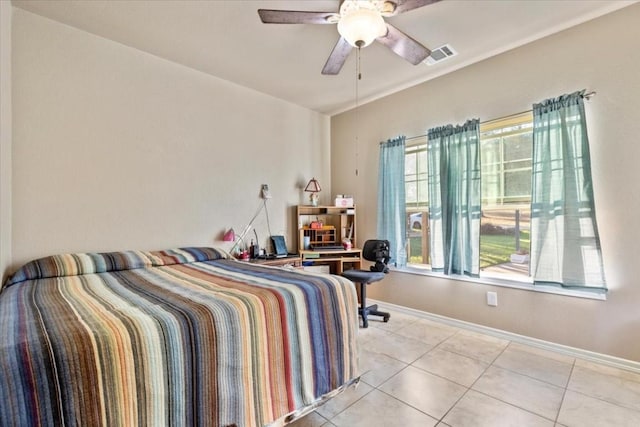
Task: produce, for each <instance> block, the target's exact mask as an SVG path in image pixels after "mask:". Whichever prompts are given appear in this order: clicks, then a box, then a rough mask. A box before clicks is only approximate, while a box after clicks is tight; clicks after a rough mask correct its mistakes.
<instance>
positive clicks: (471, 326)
mask: <svg viewBox="0 0 640 427" xmlns="http://www.w3.org/2000/svg"><path fill="white" fill-rule="evenodd" d="M367 302H368V303H369V302H370V303H372V304H378V305H379V306H380V307H381V308H386V309H388V310H393V311H397V312H401V313H402V312H404V313H406V314H411V315H413V316H416V317H421V318H424V319H428V320H433V321H436V322H440V323H444V324H446V325H450V326H455V327H458V328H461V329H466V330H470V331H474V332H479V333H482V334H486V335H491V336H494V337H497V338H503V339H506V340H510V341H513V342H517V343H519V344H526V345H529V346H531V347H537V348H540V349H543V350H549V351H554V352H556V353H561V354H564V355H567V356H571V357H577V358H580V359H584V360H589V361H591V362H596V363H600V364H603V365H607V366H611V367H614V368H619V369H625V370H627V371H631V372H634V373H637V374H640V362H635V361H633V360H627V359H622V358H620V357H615V356H610V355H608V354H602V353H596V352H593V351H588V350H583V349H580V348H575V347H569V346H566V345H562V344H556V343H553V342H549V341H544V340H540V339H537V338H531V337H527V336H525V335H519V334H515V333H512V332H507V331H503V330H501V329H495V328H490V327H488V326H482V325H478V324H475V323H471V322H465V321H463V320H458V319H453V318H451V317H446V316H441V315H439V314H433V313H429V312H426V311H421V310H416V309H413V308H409V307H404V306H401V305H396V304H391V303H388V302H384V301H377V300H374V299H371V298H367ZM391 321H393V318H392V320H391Z"/></svg>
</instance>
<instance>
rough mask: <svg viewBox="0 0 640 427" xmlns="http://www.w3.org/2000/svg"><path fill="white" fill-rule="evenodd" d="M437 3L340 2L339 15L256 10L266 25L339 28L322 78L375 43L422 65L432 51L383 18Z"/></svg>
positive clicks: (402, 0) (393, 0)
mask: <svg viewBox="0 0 640 427" xmlns="http://www.w3.org/2000/svg"><path fill="white" fill-rule="evenodd" d="M438 1H440V0H340V10H339V12H306V11H295V10H272V9H258V14H259V15H260V19H261V20H262V22H263V23H265V24H338V32H339V33H340V39H339V40H338V43H337V44H336V45H335V47H334V48H333V51H331V54H330V55H329V59H327V62H326V64H325V65H324V68H323V69H322V74H338V73H339V72H340V69H341V68H342V66H343V65H344V63H345V61H346V60H347V56H349V53H350V52H351V49H352V48H354V47H357V48H362V47H365V46H368V45H369V44H371V43H372V42H373V41H374V40H376V41H378V42H380V43H382V44H383V45H385V46H386V47H388V48H389V49H391V50H392V51H393V52H394V53H395V54H397V55H399V56H401V57H402V58H404V59H406V60H407V61H409V62H410V63H412V64H413V65H417V64H419V63H420V62H422V61H424V60H425V59H426V58H427V57H428V56H429V55H430V54H431V50H429V49H428V48H426V47H425V46H423V45H422V44H420V43H419V42H417V41H416V40H414V39H412V38H411V37H409V36H408V35H406V34H405V33H403V32H402V31H400V30H398V29H397V28H396V27H394V26H393V25H391V24H389V23H387V22H385V21H384V19H383V18H386V17H389V16H395V15H398V14H400V13H404V12H408V11H410V10H413V9H417V8H419V7H422V6H427V5H429V4H431V3H436V2H438Z"/></svg>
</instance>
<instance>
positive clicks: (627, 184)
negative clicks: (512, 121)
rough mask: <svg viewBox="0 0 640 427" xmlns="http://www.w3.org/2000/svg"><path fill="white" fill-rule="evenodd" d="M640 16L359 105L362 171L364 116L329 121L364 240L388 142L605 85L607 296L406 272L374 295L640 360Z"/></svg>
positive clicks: (340, 182) (595, 108)
mask: <svg viewBox="0 0 640 427" xmlns="http://www.w3.org/2000/svg"><path fill="white" fill-rule="evenodd" d="M639 22H640V4H638V5H633V6H630V7H627V8H625V9H623V10H620V11H618V12H615V13H613V14H610V15H607V16H604V17H601V18H599V19H596V20H594V21H591V22H587V23H585V24H583V25H580V26H578V27H574V28H572V29H569V30H567V31H564V32H561V33H559V34H556V35H553V36H550V37H547V38H545V39H543V40H540V41H537V42H534V43H531V44H529V45H526V46H523V47H521V48H518V49H515V50H513V51H510V52H507V53H505V54H502V55H499V56H497V57H494V58H491V59H488V60H485V61H483V62H481V63H478V64H475V65H472V66H469V67H467V68H464V69H462V70H459V71H457V72H455V73H452V74H449V75H446V76H443V77H440V78H438V79H435V80H433V81H430V82H426V83H424V84H421V85H418V86H416V87H414V88H410V89H407V90H405V91H403V92H400V93H397V94H394V95H391V96H388V97H386V98H383V99H380V100H378V101H376V102H373V103H370V104H367V105H365V106H362V107H361V108H360V111H359V116H360V122H361V123H362V124H361V126H360V132H359V141H360V144H359V145H360V146H359V156H358V157H359V159H360V160H359V162H360V163H361V167H360V176H359V177H358V178H355V177H354V174H353V168H352V167H351V164H352V163H353V162H354V154H353V153H354V142H353V141H354V138H353V135H354V133H355V131H354V123H355V120H354V119H355V113H354V112H353V111H350V112H346V113H343V114H341V115H338V116H335V117H333V118H332V120H331V127H332V128H331V142H332V151H331V156H332V168H331V170H332V183H333V188H334V189H336V190H338V189H340V191H344V192H345V193H353V194H355V196H356V202H357V204H358V221H359V225H358V227H359V232H358V237H359V239H360V240H361V242H360V244H361V243H362V241H364V240H365V239H367V238H371V237H374V236H375V233H376V224H375V221H376V214H375V212H376V189H375V187H376V184H375V183H376V182H377V181H376V180H377V169H378V165H377V161H378V142H379V141H382V140H386V139H387V138H390V137H394V136H396V135H398V134H404V135H406V136H414V135H423V134H425V133H426V130H427V129H428V128H431V127H434V126H438V125H445V124H448V123H453V124H456V123H463V122H464V121H465V120H466V119H468V118H473V117H479V118H480V119H481V120H483V121H484V120H489V119H493V118H497V117H502V116H506V115H509V114H513V113H517V112H521V111H525V110H528V109H531V105H532V104H533V103H534V102H539V101H542V100H544V99H546V98H550V97H555V96H559V95H561V94H563V93H569V92H573V91H575V90H580V89H583V88H585V89H587V90H595V91H597V95H596V96H595V97H594V98H593V99H592V100H591V101H590V102H588V103H587V107H586V110H587V116H588V126H589V135H590V140H591V155H592V167H593V179H594V190H595V199H596V209H597V219H598V223H599V228H600V235H601V240H602V249H603V255H604V263H605V273H606V278H607V281H608V284H609V288H610V292H609V295H608V300H607V301H606V302H602V301H593V300H585V299H578V298H571V297H563V296H557V295H549V294H542V293H533V292H529V291H521V290H515V289H506V288H494V287H491V286H486V285H478V284H474V283H468V282H460V281H455V280H446V279H437V278H433V277H424V276H416V275H409V274H403V273H392V274H391V275H390V276H388V277H387V278H386V279H385V281H383V282H381V283H380V284H376V285H375V286H371V287H370V295H371V297H373V298H378V299H381V300H385V301H389V302H392V303H396V304H401V305H405V306H409V307H413V308H416V309H421V310H426V311H429V312H433V313H437V314H441V315H445V316H450V317H454V318H458V319H462V320H466V321H470V322H475V323H479V324H483V325H487V326H490V327H495V328H499V329H503V330H507V331H511V332H515V333H519V334H524V335H528V336H531V337H535V338H540V339H544V340H548V341H552V342H556V343H560V344H565V345H569V346H573V347H578V348H583V349H587V350H591V351H596V352H601V353H607V354H611V355H614V356H619V357H623V358H627V359H632V360H636V361H640V340H638V339H637V337H638V331H639V330H640V309H639V308H638V307H639V304H640V283H639V282H638V280H637V276H638V268H637V264H638V259H637V258H638V253H639V251H638V245H639V244H640V226H639V225H638V212H639V211H640V186H639V185H638V179H639V172H638V161H639V159H640V144H639V143H638V135H640V120H639V118H638V117H639V112H640V79H638V73H639V71H640V49H638V40H640V25H638V23H639ZM479 37H481V35H479ZM365 78H366V76H365ZM367 212H368V213H369V214H368V215H367V214H366V213H367ZM490 290H492V291H497V293H498V300H499V306H498V307H496V308H491V307H488V306H487V305H486V302H485V294H486V292H487V291H490ZM392 321H393V319H392Z"/></svg>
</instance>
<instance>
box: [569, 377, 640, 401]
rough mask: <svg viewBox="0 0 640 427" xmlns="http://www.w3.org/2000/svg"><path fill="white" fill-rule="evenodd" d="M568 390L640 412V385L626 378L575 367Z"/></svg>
mask: <svg viewBox="0 0 640 427" xmlns="http://www.w3.org/2000/svg"><path fill="white" fill-rule="evenodd" d="M567 388H568V389H569V390H573V391H577V392H580V393H583V394H586V395H588V396H591V397H596V398H598V399H602V400H605V401H607V402H610V403H613V404H615V405H620V406H625V407H627V408H630V409H634V410H636V411H640V383H638V382H635V381H631V380H629V379H626V378H622V377H619V376H613V375H607V374H604V373H602V372H600V371H595V370H593V369H586V368H583V367H581V366H575V367H574V368H573V372H572V373H571V379H570V380H569V385H568V386H567Z"/></svg>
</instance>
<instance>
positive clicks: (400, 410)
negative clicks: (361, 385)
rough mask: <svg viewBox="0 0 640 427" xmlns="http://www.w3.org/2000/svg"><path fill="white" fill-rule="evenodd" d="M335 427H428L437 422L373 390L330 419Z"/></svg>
mask: <svg viewBox="0 0 640 427" xmlns="http://www.w3.org/2000/svg"><path fill="white" fill-rule="evenodd" d="M331 422H332V423H333V424H335V425H336V426H337V427H371V426H376V427H399V426H406V427H413V426H416V427H417V426H419V427H430V426H435V425H436V424H437V422H438V420H436V419H434V418H431V417H429V416H428V415H427V414H424V413H422V412H420V411H418V410H417V409H415V408H412V407H411V406H409V405H407V404H405V403H402V402H400V401H399V400H397V399H394V398H393V397H391V396H389V395H387V394H385V393H382V392H380V391H378V390H374V391H372V392H371V393H369V394H367V395H366V396H365V397H364V398H362V399H360V400H359V401H357V402H356V403H355V404H353V405H351V406H350V407H349V408H347V409H346V410H345V411H343V412H341V413H340V414H339V415H338V416H336V417H335V418H332V419H331Z"/></svg>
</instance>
